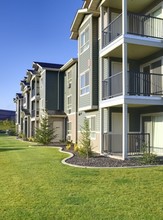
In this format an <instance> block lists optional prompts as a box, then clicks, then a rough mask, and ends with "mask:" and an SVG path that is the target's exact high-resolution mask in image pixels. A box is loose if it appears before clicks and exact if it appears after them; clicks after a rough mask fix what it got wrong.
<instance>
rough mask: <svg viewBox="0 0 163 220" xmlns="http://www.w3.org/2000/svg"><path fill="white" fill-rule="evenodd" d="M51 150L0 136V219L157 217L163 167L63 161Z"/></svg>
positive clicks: (162, 213)
mask: <svg viewBox="0 0 163 220" xmlns="http://www.w3.org/2000/svg"><path fill="white" fill-rule="evenodd" d="M65 157H66V154H64V153H60V152H59V151H58V150H57V149H55V148H47V147H37V146H32V147H29V143H25V142H21V141H19V140H16V139H15V138H14V137H7V136H1V137H0V168H1V169H0V220H11V219H12V220H26V219H32V220H38V219H39V220H62V219H63V220H64V219H66V220H80V219H81V220H91V219H93V220H103V219H107V220H116V219H118V220H123V219H124V220H127V219H129V220H132V219H135V220H141V219H147V220H155V219H156V220H162V219H163V167H153V168H139V169H136V168H135V169H134V168H133V169H87V168H84V169H82V168H74V167H69V166H66V165H63V164H62V163H61V160H62V159H63V158H65Z"/></svg>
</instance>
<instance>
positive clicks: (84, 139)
mask: <svg viewBox="0 0 163 220" xmlns="http://www.w3.org/2000/svg"><path fill="white" fill-rule="evenodd" d="M78 151H79V154H80V155H82V156H85V157H86V158H87V160H88V158H89V157H90V156H92V146H91V139H90V129H89V122H88V119H86V118H85V119H84V124H83V126H81V137H80V147H79V150H78Z"/></svg>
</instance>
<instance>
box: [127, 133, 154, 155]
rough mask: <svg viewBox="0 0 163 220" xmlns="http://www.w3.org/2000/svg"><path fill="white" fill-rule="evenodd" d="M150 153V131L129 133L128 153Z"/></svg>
mask: <svg viewBox="0 0 163 220" xmlns="http://www.w3.org/2000/svg"><path fill="white" fill-rule="evenodd" d="M143 152H148V153H150V134H149V133H128V155H139V154H143Z"/></svg>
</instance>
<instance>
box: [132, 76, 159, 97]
mask: <svg viewBox="0 0 163 220" xmlns="http://www.w3.org/2000/svg"><path fill="white" fill-rule="evenodd" d="M128 94H129V95H144V96H151V95H158V96H160V95H163V75H162V74H158V73H143V72H128Z"/></svg>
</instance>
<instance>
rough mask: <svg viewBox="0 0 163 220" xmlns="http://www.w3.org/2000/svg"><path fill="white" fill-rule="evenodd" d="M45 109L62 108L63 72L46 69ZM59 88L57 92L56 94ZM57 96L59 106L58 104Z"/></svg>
mask: <svg viewBox="0 0 163 220" xmlns="http://www.w3.org/2000/svg"><path fill="white" fill-rule="evenodd" d="M58 77H59V85H58ZM45 88H46V109H47V110H58V109H59V110H63V105H64V104H63V101H64V96H63V94H64V74H63V73H59V74H58V72H57V71H46V87H45ZM58 90H59V94H58ZM58 98H59V106H58Z"/></svg>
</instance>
